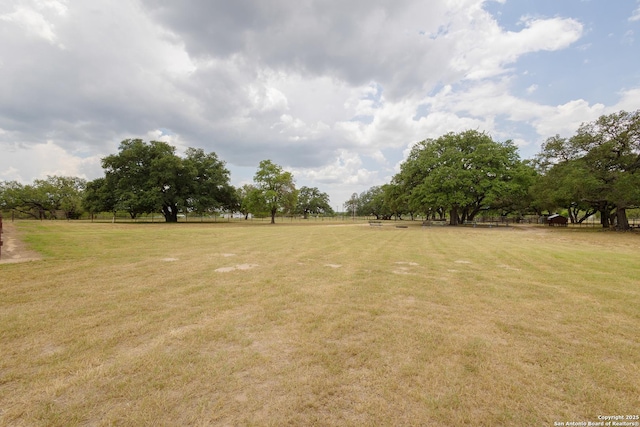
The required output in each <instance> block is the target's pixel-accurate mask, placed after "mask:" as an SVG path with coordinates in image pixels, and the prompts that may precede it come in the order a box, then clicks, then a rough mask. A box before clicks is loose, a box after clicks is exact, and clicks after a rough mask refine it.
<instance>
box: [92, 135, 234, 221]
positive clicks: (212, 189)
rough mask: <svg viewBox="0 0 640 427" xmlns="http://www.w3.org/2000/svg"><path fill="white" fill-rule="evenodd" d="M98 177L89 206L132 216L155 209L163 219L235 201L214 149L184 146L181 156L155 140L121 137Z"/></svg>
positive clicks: (226, 175)
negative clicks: (117, 146)
mask: <svg viewBox="0 0 640 427" xmlns="http://www.w3.org/2000/svg"><path fill="white" fill-rule="evenodd" d="M102 167H103V168H104V169H105V178H104V181H99V180H96V181H94V182H93V183H92V184H91V186H90V188H91V192H90V194H89V196H91V197H90V200H89V201H87V202H86V203H88V205H89V206H92V207H94V208H106V207H111V209H109V210H125V211H127V212H129V214H130V215H131V216H132V218H135V217H136V216H137V215H139V214H142V213H151V212H156V211H158V210H160V211H161V212H162V214H163V215H164V217H165V220H166V221H167V222H177V221H178V213H179V212H181V211H182V212H188V211H196V212H201V213H202V212H208V211H212V210H217V209H221V208H233V207H235V205H236V198H235V191H234V189H233V188H232V187H231V186H230V185H229V172H228V170H227V169H226V168H225V166H224V162H222V161H220V160H218V157H217V156H216V155H215V153H209V154H206V153H204V151H203V150H201V149H194V148H189V149H187V151H186V156H185V158H181V157H179V156H177V155H176V154H175V148H174V147H172V146H171V145H169V144H167V143H165V142H161V141H151V142H149V143H146V142H144V141H142V140H140V139H127V140H124V141H122V142H121V143H120V147H119V152H118V154H112V155H110V156H107V157H105V158H104V159H102Z"/></svg>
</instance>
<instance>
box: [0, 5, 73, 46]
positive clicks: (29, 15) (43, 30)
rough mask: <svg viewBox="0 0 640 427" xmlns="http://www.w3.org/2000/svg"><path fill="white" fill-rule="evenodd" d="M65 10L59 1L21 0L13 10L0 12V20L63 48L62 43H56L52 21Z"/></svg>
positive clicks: (62, 14)
mask: <svg viewBox="0 0 640 427" xmlns="http://www.w3.org/2000/svg"><path fill="white" fill-rule="evenodd" d="M66 12H67V6H66V4H65V3H63V2H60V1H37V0H36V1H28V0H22V1H20V2H18V4H16V5H15V6H14V9H13V11H11V12H8V13H3V14H0V20H1V21H5V22H10V23H13V24H15V25H17V26H19V27H20V28H22V29H23V30H24V31H25V33H26V34H27V35H28V36H35V37H37V38H42V39H44V40H46V41H48V42H49V43H51V44H52V45H56V46H58V47H60V48H64V45H63V44H60V43H58V36H57V34H56V31H55V27H56V26H55V23H54V21H55V19H56V18H57V17H62V16H64V15H66Z"/></svg>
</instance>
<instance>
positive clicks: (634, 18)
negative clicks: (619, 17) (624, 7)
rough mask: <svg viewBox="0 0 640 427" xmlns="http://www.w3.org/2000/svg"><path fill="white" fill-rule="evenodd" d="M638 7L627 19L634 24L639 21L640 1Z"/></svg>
mask: <svg viewBox="0 0 640 427" xmlns="http://www.w3.org/2000/svg"><path fill="white" fill-rule="evenodd" d="M638 4H639V5H638V7H637V8H636V9H635V10H634V11H633V13H632V14H631V16H630V17H629V21H631V22H636V21H640V1H639V2H638Z"/></svg>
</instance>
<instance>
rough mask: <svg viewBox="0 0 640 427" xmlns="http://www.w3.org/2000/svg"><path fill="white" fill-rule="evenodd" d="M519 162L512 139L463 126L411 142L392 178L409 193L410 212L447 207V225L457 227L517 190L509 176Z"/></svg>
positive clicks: (512, 174)
mask: <svg viewBox="0 0 640 427" xmlns="http://www.w3.org/2000/svg"><path fill="white" fill-rule="evenodd" d="M521 166H522V165H521V162H520V159H519V157H518V154H517V149H516V147H515V145H514V144H513V143H512V142H511V141H506V142H495V141H493V140H492V139H491V137H490V136H489V135H487V134H485V133H481V132H478V131H475V130H468V131H465V132H460V133H448V134H446V135H444V136H441V137H440V138H438V139H428V140H425V141H422V142H420V143H418V144H416V145H415V146H414V147H413V149H412V150H411V153H410V155H409V157H408V159H407V160H406V161H405V162H404V163H403V164H402V167H401V171H400V173H399V174H398V175H397V176H396V177H395V178H394V182H396V183H397V184H398V185H400V186H401V188H403V190H404V191H405V192H406V193H407V194H408V195H409V201H408V202H409V208H410V209H411V210H414V211H416V212H422V213H425V214H435V213H436V212H444V211H448V212H449V215H450V224H451V225H457V224H460V223H463V222H464V221H470V220H473V218H474V217H475V216H476V215H477V214H478V213H479V212H480V211H482V210H490V209H498V208H499V206H500V204H503V203H504V201H505V199H506V198H507V196H508V195H509V194H510V193H513V192H514V191H517V190H519V188H518V183H517V181H516V180H514V177H515V176H516V174H517V172H518V170H519V169H520V168H521Z"/></svg>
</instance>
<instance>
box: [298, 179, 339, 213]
mask: <svg viewBox="0 0 640 427" xmlns="http://www.w3.org/2000/svg"><path fill="white" fill-rule="evenodd" d="M296 212H297V213H299V214H302V215H303V216H304V219H307V218H308V217H309V214H313V215H332V214H333V209H331V206H330V205H329V195H328V194H327V193H323V192H321V191H320V190H318V188H317V187H313V188H311V187H306V186H303V187H301V188H300V190H299V191H298V205H297V207H296Z"/></svg>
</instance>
